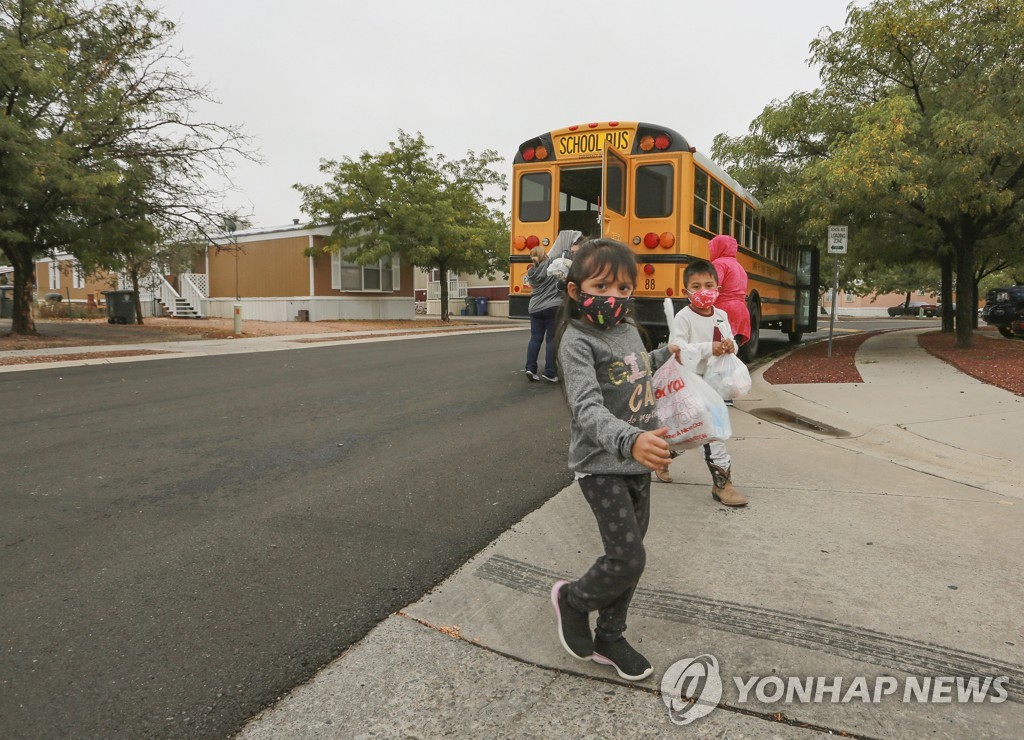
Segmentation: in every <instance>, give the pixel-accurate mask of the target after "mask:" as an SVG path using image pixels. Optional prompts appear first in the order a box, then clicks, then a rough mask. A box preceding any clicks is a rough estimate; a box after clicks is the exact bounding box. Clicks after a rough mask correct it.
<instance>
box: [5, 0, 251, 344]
mask: <svg viewBox="0 0 1024 740" xmlns="http://www.w3.org/2000/svg"><path fill="white" fill-rule="evenodd" d="M173 33H174V25H173V24H172V23H170V22H168V21H167V20H165V19H163V18H162V17H161V16H160V15H159V13H158V12H157V11H154V10H150V9H148V8H146V7H145V6H144V5H143V4H142V3H141V2H135V1H133V0H108V1H102V0H101V1H99V2H83V1H82V0H0V106H2V109H3V112H4V115H3V116H2V117H0V252H2V253H3V255H4V256H5V257H6V258H7V260H8V261H9V262H10V264H11V265H12V266H13V267H14V315H13V321H12V332H14V333H19V334H31V333H35V320H34V317H33V311H32V294H33V291H34V289H35V272H34V260H35V259H37V258H38V257H41V256H44V255H53V254H56V253H59V252H67V253H69V254H72V255H74V256H75V257H77V258H78V259H79V260H80V261H81V262H82V263H83V264H90V265H97V264H101V263H103V262H104V258H103V255H104V253H105V252H107V251H109V250H111V249H112V248H113V247H115V246H117V245H114V244H113V242H112V239H114V238H119V237H123V238H128V237H129V236H132V235H134V234H138V233H139V231H140V229H141V227H140V224H141V223H142V221H143V220H144V221H146V222H148V223H149V224H151V225H152V227H153V228H156V229H158V230H161V231H164V230H166V228H167V227H168V226H169V225H170V224H172V223H178V224H183V223H186V224H192V225H194V226H195V227H197V228H204V227H205V226H208V225H210V224H216V219H217V210H218V209H217V208H216V207H215V206H213V205H211V203H213V202H214V201H216V199H217V197H218V195H219V194H218V193H217V192H216V191H215V190H214V189H213V188H212V187H211V186H208V185H206V184H204V183H206V182H212V181H213V179H208V178H207V175H210V174H214V175H223V174H225V173H226V171H227V170H228V168H229V165H230V160H231V158H232V157H233V155H235V154H241V155H243V156H248V157H250V158H252V155H251V154H249V153H248V152H247V151H246V146H247V142H246V140H245V138H244V137H243V136H242V135H241V134H240V132H239V131H238V130H237V129H235V128H232V127H226V126H222V125H219V124H216V123H210V122H205V121H201V120H196V118H195V115H194V112H193V111H194V107H195V105H196V104H198V103H200V102H203V101H207V100H209V97H208V94H207V92H206V90H205V89H203V88H201V87H198V86H196V85H195V84H194V83H193V82H192V81H191V79H190V77H189V75H188V72H187V67H186V65H185V64H184V62H183V61H182V60H181V59H179V58H178V57H177V56H176V53H175V52H174V51H173V50H172V49H171V47H170V42H171V39H172V38H173ZM125 214H128V216H129V218H130V220H131V223H132V224H133V225H132V226H130V227H127V228H126V227H125V226H124V224H122V223H119V222H120V221H122V220H123V219H124V218H125ZM122 247H123V245H122Z"/></svg>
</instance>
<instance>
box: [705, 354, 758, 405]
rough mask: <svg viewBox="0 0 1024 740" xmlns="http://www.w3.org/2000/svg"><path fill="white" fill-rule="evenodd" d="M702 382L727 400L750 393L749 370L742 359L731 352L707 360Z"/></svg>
mask: <svg viewBox="0 0 1024 740" xmlns="http://www.w3.org/2000/svg"><path fill="white" fill-rule="evenodd" d="M704 382H706V383H707V384H708V385H710V386H711V387H712V388H714V389H715V390H716V391H718V393H719V395H720V396H721V397H722V398H724V399H726V400H727V401H730V400H732V399H735V398H742V397H743V396H745V395H747V394H748V393H750V385H751V383H750V372H749V371H748V370H747V366H746V365H744V364H743V361H742V360H740V358H739V357H737V356H736V355H735V354H733V353H731V352H730V353H728V354H725V355H718V356H717V357H712V358H711V359H710V360H708V369H707V370H705V371H704Z"/></svg>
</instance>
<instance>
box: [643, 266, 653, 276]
mask: <svg viewBox="0 0 1024 740" xmlns="http://www.w3.org/2000/svg"><path fill="white" fill-rule="evenodd" d="M653 274H654V265H644V275H653Z"/></svg>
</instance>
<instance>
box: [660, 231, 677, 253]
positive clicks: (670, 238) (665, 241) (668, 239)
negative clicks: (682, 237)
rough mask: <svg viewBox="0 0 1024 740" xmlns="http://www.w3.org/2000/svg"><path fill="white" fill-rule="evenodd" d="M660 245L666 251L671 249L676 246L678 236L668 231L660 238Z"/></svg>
mask: <svg viewBox="0 0 1024 740" xmlns="http://www.w3.org/2000/svg"><path fill="white" fill-rule="evenodd" d="M658 243H659V244H661V246H662V247H664V248H665V249H671V248H672V247H674V246H675V245H676V235H675V234H673V233H672V232H671V231H666V232H665V233H664V234H662V235H661V236H659V237H658Z"/></svg>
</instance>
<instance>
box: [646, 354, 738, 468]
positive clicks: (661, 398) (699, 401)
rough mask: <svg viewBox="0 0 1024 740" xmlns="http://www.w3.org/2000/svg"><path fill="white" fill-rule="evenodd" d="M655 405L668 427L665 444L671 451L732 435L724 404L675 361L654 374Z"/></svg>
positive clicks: (656, 411)
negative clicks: (666, 443)
mask: <svg viewBox="0 0 1024 740" xmlns="http://www.w3.org/2000/svg"><path fill="white" fill-rule="evenodd" d="M654 403H655V413H656V414H657V416H658V420H659V422H660V424H661V426H664V427H668V433H667V434H666V435H665V441H666V442H668V446H669V447H670V448H671V449H674V450H688V449H692V448H694V447H700V446H701V445H704V444H707V443H708V442H710V441H712V440H716V439H717V440H721V441H723V442H724V441H725V440H727V439H729V437H731V436H732V425H731V424H730V423H729V410H728V408H726V405H725V401H723V400H722V397H721V396H720V395H718V393H717V392H716V391H715V390H714V389H713V388H712V387H711V386H709V385H708V384H707V383H705V382H704V380H703V379H702V378H701V377H700V376H699V375H697V374H696V373H694V372H691V371H690V370H687V369H686V367H684V366H683V365H680V364H679V363H678V362H676V360H675V358H670V359H669V360H668V361H667V362H666V363H665V364H664V365H662V366H661V367H660V368H658V371H657V372H656V373H654Z"/></svg>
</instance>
